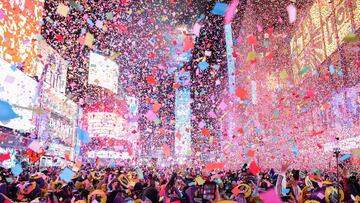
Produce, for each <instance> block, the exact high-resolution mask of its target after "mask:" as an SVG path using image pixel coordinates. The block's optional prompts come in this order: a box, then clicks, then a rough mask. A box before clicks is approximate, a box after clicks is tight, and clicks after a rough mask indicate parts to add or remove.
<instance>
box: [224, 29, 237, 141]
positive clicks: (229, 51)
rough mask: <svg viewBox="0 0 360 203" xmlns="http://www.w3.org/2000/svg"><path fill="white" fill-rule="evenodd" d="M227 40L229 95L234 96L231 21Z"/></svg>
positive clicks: (226, 33) (229, 118)
mask: <svg viewBox="0 0 360 203" xmlns="http://www.w3.org/2000/svg"><path fill="white" fill-rule="evenodd" d="M225 40H226V53H227V54H226V55H227V67H228V83H229V95H230V97H232V96H233V95H234V94H235V58H234V57H233V48H232V47H233V39H232V28H231V23H229V24H226V25H225ZM232 115H233V114H232V112H229V114H228V117H227V118H228V135H230V136H231V135H233V133H234V125H233V123H232V119H233V116H232Z"/></svg>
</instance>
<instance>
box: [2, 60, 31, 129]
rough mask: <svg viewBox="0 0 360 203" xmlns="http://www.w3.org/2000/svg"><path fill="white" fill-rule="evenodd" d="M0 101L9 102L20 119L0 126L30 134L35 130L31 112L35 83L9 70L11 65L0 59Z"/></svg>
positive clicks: (23, 75) (15, 70)
mask: <svg viewBox="0 0 360 203" xmlns="http://www.w3.org/2000/svg"><path fill="white" fill-rule="evenodd" d="M0 72H1V74H0V99H1V100H5V101H7V102H9V103H10V104H11V105H13V106H14V105H15V106H19V107H22V108H18V107H14V108H13V109H14V111H15V113H17V114H18V115H19V116H21V117H20V118H16V119H12V120H10V121H7V122H0V125H2V126H5V127H8V128H12V129H15V130H20V131H25V132H30V131H31V130H33V129H34V128H35V125H34V122H33V121H32V118H33V112H34V111H33V110H32V109H34V104H35V95H36V88H37V82H36V81H35V80H33V79H32V78H30V77H28V76H27V75H25V73H23V72H21V71H19V70H17V69H13V68H11V65H10V64H9V63H7V62H6V61H4V60H3V59H0Z"/></svg>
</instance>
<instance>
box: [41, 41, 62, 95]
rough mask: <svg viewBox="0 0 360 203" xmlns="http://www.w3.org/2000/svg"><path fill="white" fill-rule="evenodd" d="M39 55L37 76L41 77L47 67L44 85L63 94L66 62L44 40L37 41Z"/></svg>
mask: <svg viewBox="0 0 360 203" xmlns="http://www.w3.org/2000/svg"><path fill="white" fill-rule="evenodd" d="M39 54H40V55H41V60H40V61H39V62H38V63H37V68H36V70H37V71H38V73H37V75H41V74H42V71H43V69H44V66H45V65H46V66H47V71H46V79H45V83H47V84H49V85H50V86H51V88H53V89H55V90H56V91H57V92H60V93H63V94H65V87H66V75H67V66H68V65H67V62H66V61H65V60H64V59H63V58H62V57H61V55H60V54H59V53H58V52H57V51H55V50H54V49H53V48H52V47H51V46H50V45H49V44H47V43H46V41H44V40H39Z"/></svg>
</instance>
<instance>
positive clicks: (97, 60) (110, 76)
mask: <svg viewBox="0 0 360 203" xmlns="http://www.w3.org/2000/svg"><path fill="white" fill-rule="evenodd" d="M118 76H119V67H118V65H117V64H116V63H115V62H114V61H111V60H110V59H107V58H105V57H104V56H101V55H99V54H96V53H93V52H91V53H90V67H89V84H93V85H97V86H100V87H103V88H106V89H108V90H110V91H112V92H114V93H115V94H117V92H118V78H119V77H118Z"/></svg>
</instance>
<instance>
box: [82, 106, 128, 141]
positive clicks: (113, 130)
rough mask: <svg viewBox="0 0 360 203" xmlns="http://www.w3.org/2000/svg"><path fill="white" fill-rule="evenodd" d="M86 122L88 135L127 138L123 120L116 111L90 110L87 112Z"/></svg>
mask: <svg viewBox="0 0 360 203" xmlns="http://www.w3.org/2000/svg"><path fill="white" fill-rule="evenodd" d="M87 123H88V129H87V131H88V132H89V136H90V137H106V138H115V139H125V140H126V139H127V137H128V136H126V134H125V133H126V130H125V120H124V119H123V118H121V117H120V116H118V115H117V114H116V113H109V112H91V113H87Z"/></svg>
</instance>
